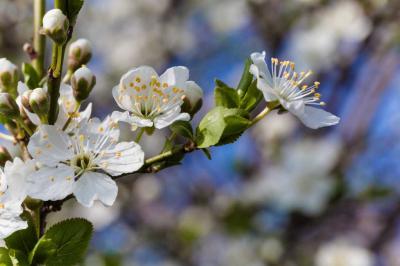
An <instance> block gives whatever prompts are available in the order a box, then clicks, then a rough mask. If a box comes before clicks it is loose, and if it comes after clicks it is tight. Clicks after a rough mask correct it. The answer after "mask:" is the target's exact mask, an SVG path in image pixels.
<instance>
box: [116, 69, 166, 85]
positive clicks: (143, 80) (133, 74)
mask: <svg viewBox="0 0 400 266" xmlns="http://www.w3.org/2000/svg"><path fill="white" fill-rule="evenodd" d="M138 78H139V79H138ZM153 78H155V79H156V80H157V81H158V80H159V77H158V74H157V72H156V71H155V70H154V69H153V68H152V67H149V66H140V67H138V68H134V69H132V70H130V71H129V72H128V73H126V74H125V75H123V76H122V78H121V81H120V84H119V85H120V86H122V87H123V88H125V89H127V90H129V89H130V88H131V87H132V86H131V83H133V85H134V86H139V87H140V86H141V85H143V84H144V85H149V83H150V81H151V80H152V79H153ZM131 90H132V89H131ZM131 90H130V91H131Z"/></svg>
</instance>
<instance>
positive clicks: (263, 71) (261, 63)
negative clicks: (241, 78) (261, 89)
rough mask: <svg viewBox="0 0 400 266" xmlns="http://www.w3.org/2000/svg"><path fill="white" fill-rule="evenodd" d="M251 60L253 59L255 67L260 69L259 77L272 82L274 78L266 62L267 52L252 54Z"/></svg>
mask: <svg viewBox="0 0 400 266" xmlns="http://www.w3.org/2000/svg"><path fill="white" fill-rule="evenodd" d="M250 58H251V61H253V65H254V66H255V67H256V68H257V69H258V75H257V76H261V77H262V78H263V79H265V80H271V79H272V76H271V73H270V72H269V70H268V66H267V63H266V62H265V52H262V53H252V54H251V55H250ZM253 69H254V67H253ZM253 75H254V74H253Z"/></svg>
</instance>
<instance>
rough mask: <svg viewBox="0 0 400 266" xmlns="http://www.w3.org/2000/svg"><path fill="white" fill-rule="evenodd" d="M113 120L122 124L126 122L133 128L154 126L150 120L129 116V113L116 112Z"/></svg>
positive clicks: (112, 116)
mask: <svg viewBox="0 0 400 266" xmlns="http://www.w3.org/2000/svg"><path fill="white" fill-rule="evenodd" d="M111 118H112V119H114V120H115V121H121V122H126V123H129V124H131V125H133V126H137V127H152V126H153V121H151V120H150V119H146V118H142V117H138V116H135V115H131V114H129V112H124V113H122V112H118V111H114V112H113V113H112V115H111Z"/></svg>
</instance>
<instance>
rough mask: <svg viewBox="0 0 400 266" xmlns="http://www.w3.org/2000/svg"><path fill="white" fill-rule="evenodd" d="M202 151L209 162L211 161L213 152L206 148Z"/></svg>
mask: <svg viewBox="0 0 400 266" xmlns="http://www.w3.org/2000/svg"><path fill="white" fill-rule="evenodd" d="M201 151H202V152H203V153H204V155H205V156H206V157H207V159H208V160H211V152H210V150H209V149H207V148H204V149H201Z"/></svg>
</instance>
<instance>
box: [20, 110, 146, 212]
mask: <svg viewBox="0 0 400 266" xmlns="http://www.w3.org/2000/svg"><path fill="white" fill-rule="evenodd" d="M118 138H119V129H118V128H117V123H116V122H115V121H113V120H112V119H110V118H109V117H107V118H106V119H105V120H104V121H103V122H100V121H99V120H98V119H92V120H89V121H88V122H87V123H81V124H80V125H79V126H78V127H77V129H76V130H75V131H74V132H73V133H70V134H68V133H66V132H64V131H61V130H60V129H58V128H57V127H56V126H51V125H40V126H39V128H38V130H37V132H36V133H35V134H34V135H32V137H31V139H30V141H29V144H28V150H29V152H30V154H31V155H32V157H33V158H35V159H36V160H37V162H39V163H41V164H42V167H41V168H40V169H39V170H38V171H37V172H35V173H33V174H31V175H30V176H29V177H28V182H29V183H30V190H29V195H30V196H31V197H33V198H38V199H41V200H60V199H63V198H65V197H66V196H68V195H70V194H73V195H74V196H75V198H76V199H77V201H78V202H79V203H81V204H82V205H83V206H86V207H90V206H92V205H93V202H94V201H95V200H100V201H101V202H102V203H104V204H105V205H108V206H110V205H112V204H113V203H114V201H115V198H116V196H117V192H118V187H117V185H116V183H115V181H114V180H113V179H112V178H111V177H110V176H118V175H121V174H124V173H131V172H134V171H136V170H138V169H139V168H140V167H141V166H142V165H143V161H144V153H143V151H142V149H141V147H140V146H139V145H138V144H136V143H135V142H119V143H118V142H117V140H118ZM43 188H46V189H43Z"/></svg>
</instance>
